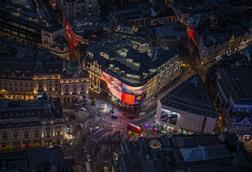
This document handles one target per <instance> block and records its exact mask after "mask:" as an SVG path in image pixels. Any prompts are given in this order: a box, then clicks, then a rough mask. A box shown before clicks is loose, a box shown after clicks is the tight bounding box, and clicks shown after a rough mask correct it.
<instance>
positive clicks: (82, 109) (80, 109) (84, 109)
mask: <svg viewBox="0 0 252 172" xmlns="http://www.w3.org/2000/svg"><path fill="white" fill-rule="evenodd" d="M86 110H87V109H86V108H84V107H81V108H79V111H86Z"/></svg>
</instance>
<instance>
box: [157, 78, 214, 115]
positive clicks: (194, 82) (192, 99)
mask: <svg viewBox="0 0 252 172" xmlns="http://www.w3.org/2000/svg"><path fill="white" fill-rule="evenodd" d="M160 101H161V103H162V104H163V105H166V106H170V107H173V108H175V109H180V110H183V111H187V112H190V113H195V114H197V115H204V116H210V117H214V118H216V117H217V112H216V111H215V109H214V107H213V104H212V102H211V100H210V98H209V95H208V92H207V90H206V88H205V85H204V83H203V81H202V80H201V78H200V77H199V76H198V75H193V76H191V77H190V78H188V79H187V80H186V81H184V82H182V83H181V84H180V85H179V86H177V87H176V88H174V89H173V90H172V91H170V92H169V93H168V94H167V95H165V96H164V97H163V98H162V99H161V100H160Z"/></svg>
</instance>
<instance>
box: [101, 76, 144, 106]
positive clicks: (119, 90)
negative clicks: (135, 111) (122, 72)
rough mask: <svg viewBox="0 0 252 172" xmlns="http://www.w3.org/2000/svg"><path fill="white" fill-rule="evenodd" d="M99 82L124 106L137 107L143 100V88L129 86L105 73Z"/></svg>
mask: <svg viewBox="0 0 252 172" xmlns="http://www.w3.org/2000/svg"><path fill="white" fill-rule="evenodd" d="M101 80H102V81H104V82H105V84H106V87H107V88H106V89H107V91H108V92H109V93H110V94H111V95H113V96H114V97H115V98H117V99H118V100H120V101H121V102H122V103H124V104H127V105H138V104H141V103H142V102H143V100H144V98H145V90H146V89H145V86H140V87H132V86H129V85H127V84H125V83H122V82H121V81H120V80H119V79H117V78H115V77H113V76H111V75H109V74H108V73H106V72H102V74H101Z"/></svg>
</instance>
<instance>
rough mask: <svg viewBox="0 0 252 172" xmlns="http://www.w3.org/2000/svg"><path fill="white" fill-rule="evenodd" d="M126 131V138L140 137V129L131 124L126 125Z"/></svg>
mask: <svg viewBox="0 0 252 172" xmlns="http://www.w3.org/2000/svg"><path fill="white" fill-rule="evenodd" d="M127 130H128V137H131V136H140V135H141V133H142V128H141V127H140V126H138V125H135V124H132V123H129V124H128V126H127Z"/></svg>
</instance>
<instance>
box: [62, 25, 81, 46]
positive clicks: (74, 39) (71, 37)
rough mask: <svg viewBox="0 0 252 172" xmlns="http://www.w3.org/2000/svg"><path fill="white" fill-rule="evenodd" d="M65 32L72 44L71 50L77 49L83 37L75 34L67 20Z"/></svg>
mask: <svg viewBox="0 0 252 172" xmlns="http://www.w3.org/2000/svg"><path fill="white" fill-rule="evenodd" d="M65 30H66V36H67V38H68V40H69V42H70V49H75V48H76V47H77V46H78V44H79V42H80V41H81V39H82V37H81V36H79V35H76V34H75V33H74V31H73V28H72V25H71V24H70V23H69V22H68V21H67V20H66V21H65Z"/></svg>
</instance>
